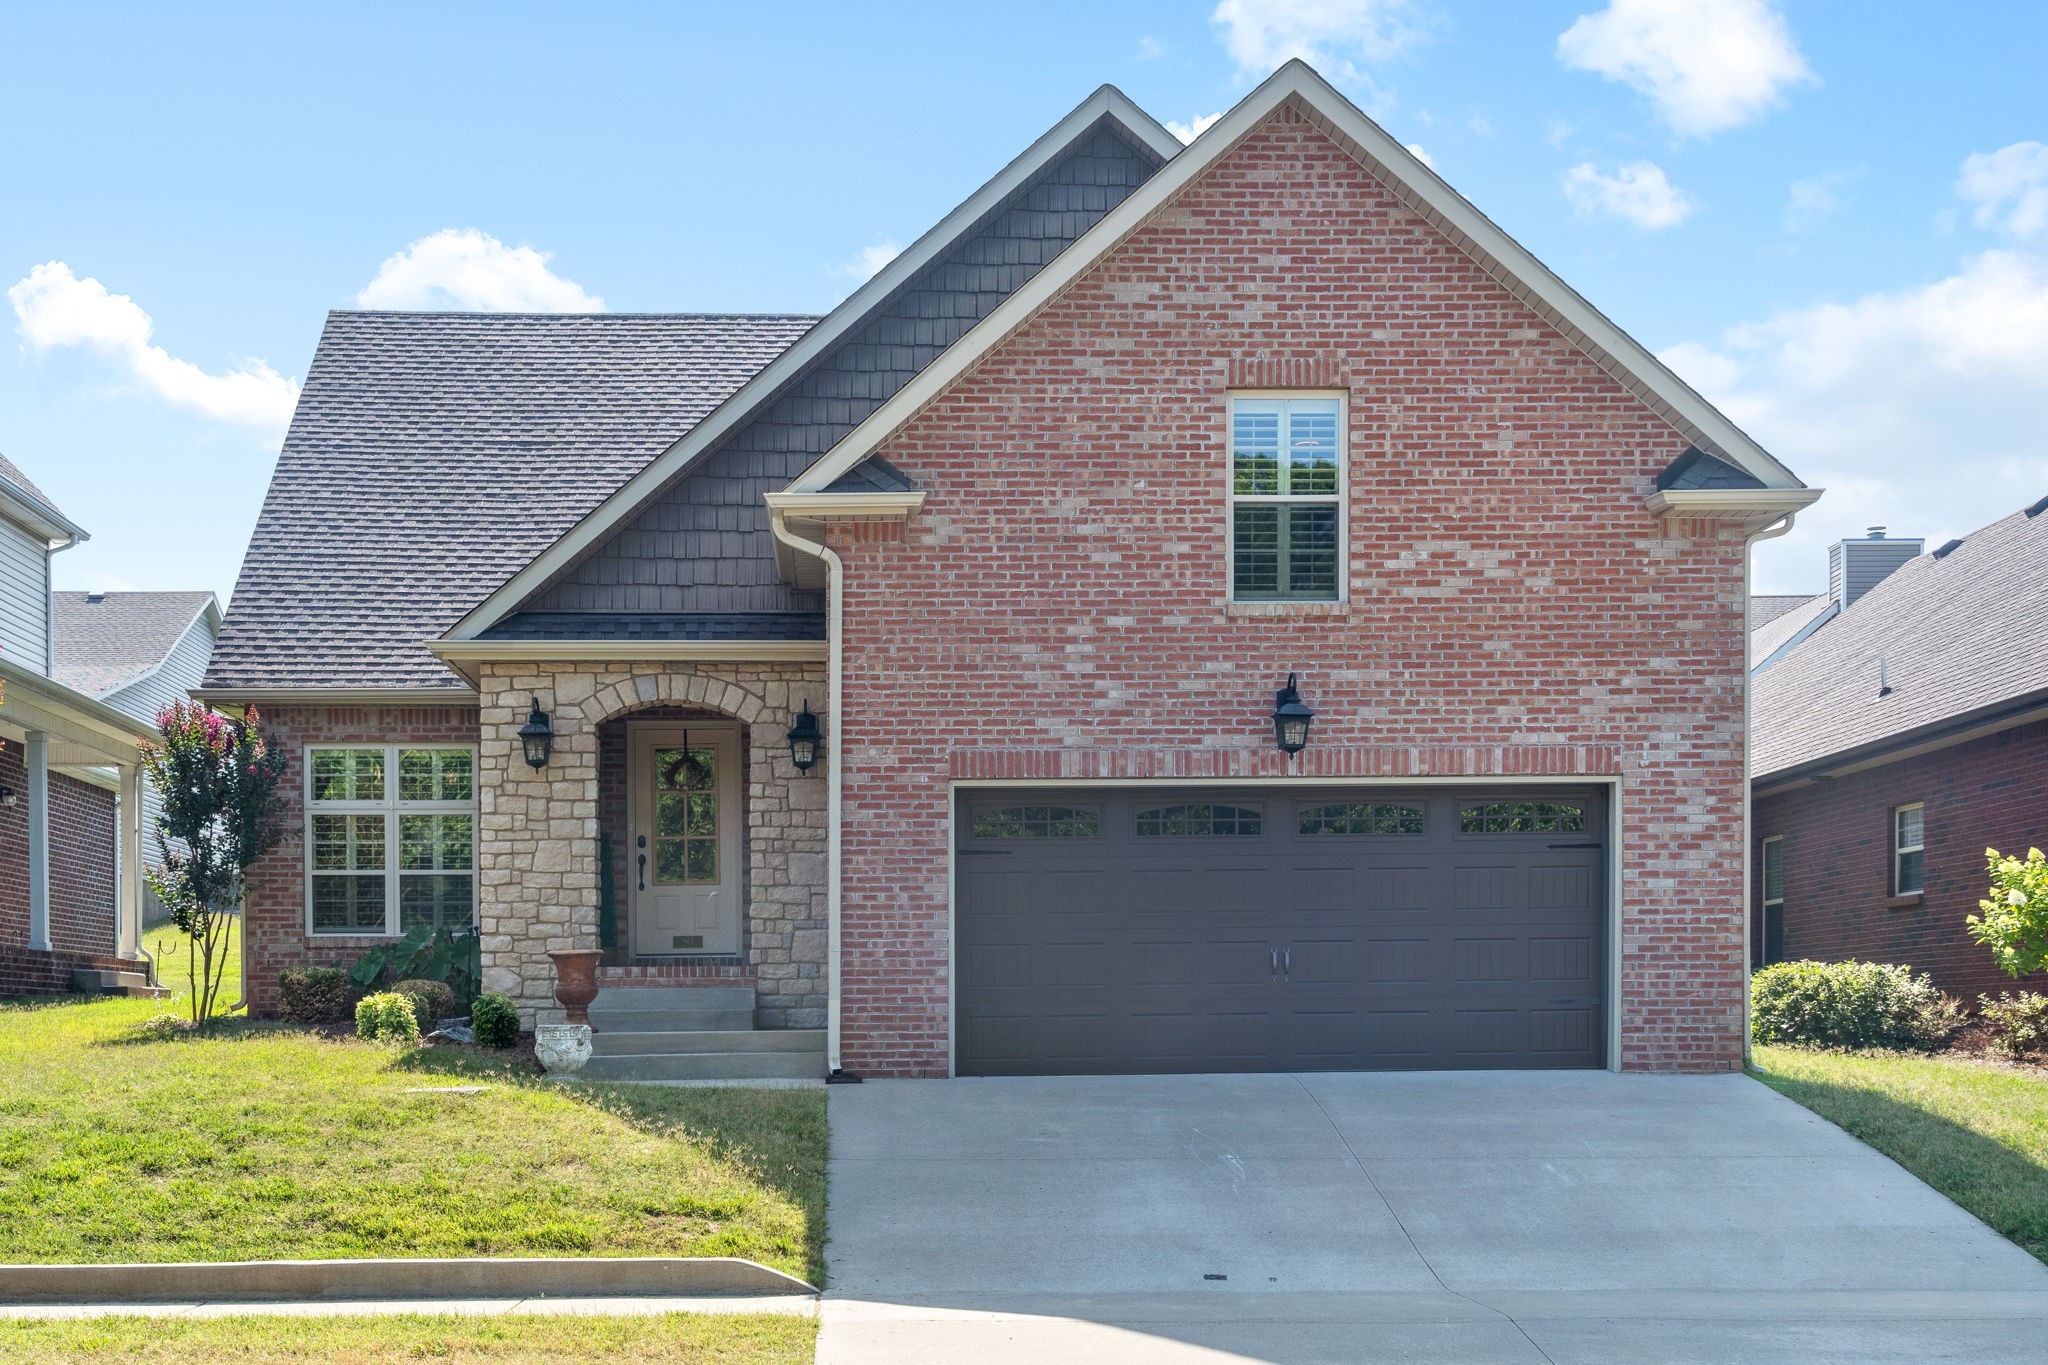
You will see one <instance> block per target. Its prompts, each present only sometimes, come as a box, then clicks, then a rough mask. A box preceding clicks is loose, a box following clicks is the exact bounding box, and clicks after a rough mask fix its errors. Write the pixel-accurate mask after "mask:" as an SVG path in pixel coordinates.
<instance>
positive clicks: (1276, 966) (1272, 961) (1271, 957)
mask: <svg viewBox="0 0 2048 1365" xmlns="http://www.w3.org/2000/svg"><path fill="white" fill-rule="evenodd" d="M1266 960H1267V962H1268V964H1269V965H1270V967H1271V970H1272V973H1273V975H1274V976H1276V977H1277V976H1279V975H1280V950H1279V949H1278V948H1274V949H1272V950H1271V951H1269V952H1268V953H1267V955H1266Z"/></svg>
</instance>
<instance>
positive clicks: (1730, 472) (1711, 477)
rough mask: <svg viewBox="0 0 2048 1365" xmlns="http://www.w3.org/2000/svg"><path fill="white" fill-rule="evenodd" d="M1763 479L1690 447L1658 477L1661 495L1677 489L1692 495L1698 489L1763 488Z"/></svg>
mask: <svg viewBox="0 0 2048 1365" xmlns="http://www.w3.org/2000/svg"><path fill="white" fill-rule="evenodd" d="M1763 486H1764V483H1763V480H1761V479H1759V478H1757V476H1756V475H1754V474H1751V473H1750V472H1749V471H1747V470H1744V469H1737V468H1736V467H1735V466H1734V465H1732V464H1729V463H1728V462H1727V461H1726V460H1720V459H1716V458H1715V457H1713V456H1712V455H1709V454H1707V452H1706V451H1704V450H1701V449H1700V448H1699V447H1698V446H1690V447H1688V448H1687V449H1686V451H1685V453H1684V454H1682V455H1680V456H1679V457H1678V458H1677V459H1675V460H1673V461H1672V462H1671V463H1670V464H1668V465H1666V466H1665V467H1664V472H1663V473H1661V474H1659V475H1658V476H1657V489H1658V491H1659V492H1664V491H1668V490H1671V489H1674V488H1675V489H1678V490H1680V491H1681V492H1692V491H1694V490H1698V489H1722V488H1762V487H1763Z"/></svg>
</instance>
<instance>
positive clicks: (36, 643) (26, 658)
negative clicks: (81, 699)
mask: <svg viewBox="0 0 2048 1365" xmlns="http://www.w3.org/2000/svg"><path fill="white" fill-rule="evenodd" d="M0 645H4V646H5V649H4V650H0V658H4V659H6V660H7V661H8V662H9V663H11V664H19V665H20V666H21V667H23V668H26V669H30V670H32V671H34V672H37V673H42V674H48V673H49V671H50V553H49V545H48V543H47V542H45V541H44V540H43V538H42V537H41V536H38V535H37V534H36V533H35V532H33V531H30V530H27V529H25V528H23V527H21V526H17V525H16V524H15V523H13V522H11V521H9V520H7V519H6V518H5V517H0Z"/></svg>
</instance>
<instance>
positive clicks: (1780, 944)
mask: <svg viewBox="0 0 2048 1365" xmlns="http://www.w3.org/2000/svg"><path fill="white" fill-rule="evenodd" d="M1763 862H1764V865H1763V883H1764V897H1763V899H1764V924H1763V930H1764V932H1763V942H1762V943H1760V944H1758V945H1757V950H1758V959H1757V960H1758V962H1759V963H1760V964H1762V965H1766V966H1767V965H1769V964H1770V963H1773V962H1781V961H1783V960H1784V957H1785V836H1784V835H1782V834H1773V835H1772V836H1771V837H1770V838H1768V839H1766V840H1764V858H1763Z"/></svg>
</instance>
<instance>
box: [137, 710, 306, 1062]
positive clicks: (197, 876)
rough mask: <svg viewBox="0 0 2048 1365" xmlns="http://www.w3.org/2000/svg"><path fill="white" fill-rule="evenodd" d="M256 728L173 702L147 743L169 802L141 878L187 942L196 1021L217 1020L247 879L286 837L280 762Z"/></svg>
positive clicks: (148, 758)
mask: <svg viewBox="0 0 2048 1365" xmlns="http://www.w3.org/2000/svg"><path fill="white" fill-rule="evenodd" d="M260 721H261V717H259V716H258V715H257V712H256V708H255V707H253V706H252V707H250V708H249V710H248V711H247V712H246V713H245V714H244V715H243V717H242V719H241V720H239V721H235V720H230V719H229V718H228V717H226V716H223V715H222V714H220V713H219V712H218V711H214V710H211V709H209V708H207V707H204V706H198V705H187V704H186V703H184V702H177V703H174V704H172V705H170V706H166V707H165V708H164V709H163V710H161V711H159V712H158V713H157V717H156V727H157V734H158V736H159V738H157V739H155V740H150V741H145V742H144V743H143V745H142V752H141V762H142V767H143V770H144V771H145V772H147V773H148V774H149V780H150V781H151V782H152V783H154V784H155V785H156V789H157V792H158V794H159V796H160V797H161V798H162V801H163V810H162V813H161V814H160V815H158V816H157V820H156V841H157V850H158V852H159V853H160V854H161V855H162V858H163V861H162V862H161V863H159V864H157V865H156V866H153V867H150V868H148V869H146V870H145V872H144V875H145V876H146V877H147V878H148V879H149V886H150V889H151V890H152V891H154V892H156V894H157V897H158V898H159V899H160V900H162V901H163V903H164V908H165V909H166V910H168V911H170V914H171V919H172V921H173V922H174V923H175V924H176V925H177V926H178V927H179V928H180V929H182V930H184V931H185V934H186V936H187V941H186V949H185V950H186V955H187V960H188V964H189V965H191V966H192V967H193V972H192V978H191V979H192V1018H193V1020H194V1022H197V1023H202V1024H203V1023H205V1022H206V1021H207V1020H209V1019H211V1018H212V1017H213V1010H214V1005H215V1002H216V1001H217V1000H218V998H219V995H220V985H221V977H222V976H223V975H224V974H225V972H226V969H227V952H226V940H227V933H228V926H229V924H230V923H231V922H232V919H233V916H234V914H235V912H236V911H237V909H238V908H239V907H240V906H241V903H242V887H243V876H244V874H245V873H246V872H247V870H248V868H249V866H250V864H252V863H254V862H255V861H256V860H257V859H258V858H261V857H262V856H263V855H264V854H265V853H267V852H269V851H270V850H271V849H272V848H274V847H275V846H276V844H277V841H278V838H279V835H280V833H281V830H280V827H279V815H280V811H279V802H278V796H277V783H278V779H279V778H280V777H281V776H282V775H283V772H284V760H283V758H282V757H281V756H280V755H278V754H277V753H275V752H274V751H273V750H272V749H271V748H270V746H269V745H268V744H267V743H266V742H265V741H264V738H263V732H262V730H261V728H260ZM194 959H196V961H195V960H194Z"/></svg>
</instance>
